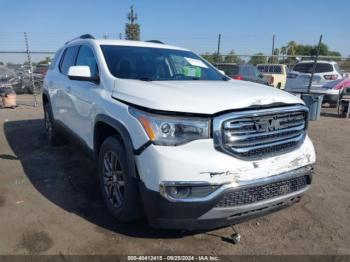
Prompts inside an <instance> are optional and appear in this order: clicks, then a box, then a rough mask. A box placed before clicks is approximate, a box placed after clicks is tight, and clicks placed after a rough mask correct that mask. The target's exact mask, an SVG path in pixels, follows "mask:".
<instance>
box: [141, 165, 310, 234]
mask: <svg viewBox="0 0 350 262" xmlns="http://www.w3.org/2000/svg"><path fill="white" fill-rule="evenodd" d="M301 178H305V184H302V185H301V184H300V185H299V186H298V187H297V186H296V182H295V181H296V179H299V180H300V179H301ZM286 181H294V182H290V183H289V182H288V183H287V182H286ZM311 181H312V168H311V166H306V167H302V168H297V169H295V170H292V171H288V172H284V173H281V174H279V175H275V176H271V177H267V178H261V179H257V180H255V181H251V182H243V183H241V184H239V185H237V184H236V183H232V184H231V185H230V184H225V185H223V186H222V187H221V188H219V189H217V191H215V192H214V193H212V196H211V197H208V198H206V199H205V201H203V200H199V201H188V202H185V201H169V200H168V199H166V198H164V197H162V196H161V195H160V194H159V192H157V191H153V190H149V189H147V188H146V186H145V184H143V183H141V184H140V191H141V196H142V199H143V204H144V209H145V212H146V215H147V218H148V220H149V222H150V224H151V225H152V226H154V227H157V228H172V229H211V228H217V227H222V226H227V225H230V224H234V223H239V222H242V221H245V220H247V219H251V218H254V217H258V216H262V215H266V214H268V213H271V212H274V211H277V210H279V209H282V208H284V207H287V206H290V205H291V204H293V203H295V202H297V201H299V199H300V198H301V196H302V194H303V193H305V191H307V190H308V189H309V187H310V184H311ZM293 184H294V186H293V187H292V185H293ZM288 185H289V187H290V190H289V189H288V187H287V186H288ZM244 190H245V191H244ZM266 190H270V192H266ZM238 192H246V194H245V200H244V201H245V203H247V204H245V203H243V202H240V204H239V205H232V202H230V201H226V200H227V198H228V196H232V195H233V194H237V193H238ZM276 192H277V193H276ZM269 196H270V197H269ZM231 200H232V198H231ZM240 201H241V200H240Z"/></svg>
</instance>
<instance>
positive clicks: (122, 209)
mask: <svg viewBox="0 0 350 262" xmlns="http://www.w3.org/2000/svg"><path fill="white" fill-rule="evenodd" d="M98 175H99V181H100V188H101V193H102V197H103V200H104V202H105V204H106V205H107V207H108V209H109V211H110V212H111V214H112V215H113V216H114V217H115V218H117V219H118V220H119V221H121V222H130V221H132V220H135V219H137V218H140V217H142V216H143V211H142V205H141V199H140V194H139V190H138V181H137V180H136V179H135V178H134V177H133V176H132V174H130V168H129V165H128V162H127V155H126V150H125V148H124V145H123V144H122V143H121V142H120V141H119V140H118V139H117V138H116V137H114V136H110V137H107V138H106V139H105V141H104V142H103V144H102V146H101V149H100V152H99V157H98Z"/></svg>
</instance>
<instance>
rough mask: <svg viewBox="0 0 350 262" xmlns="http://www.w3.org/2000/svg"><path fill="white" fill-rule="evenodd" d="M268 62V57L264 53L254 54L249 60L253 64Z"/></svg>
mask: <svg viewBox="0 0 350 262" xmlns="http://www.w3.org/2000/svg"><path fill="white" fill-rule="evenodd" d="M266 63H267V57H266V56H264V54H263V53H257V54H254V55H253V56H252V57H251V58H250V60H249V64H253V65H257V64H266Z"/></svg>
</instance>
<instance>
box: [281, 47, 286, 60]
mask: <svg viewBox="0 0 350 262" xmlns="http://www.w3.org/2000/svg"><path fill="white" fill-rule="evenodd" d="M281 54H282V60H283V64H284V63H285V62H286V61H285V60H284V56H285V55H286V54H287V47H285V46H282V47H281Z"/></svg>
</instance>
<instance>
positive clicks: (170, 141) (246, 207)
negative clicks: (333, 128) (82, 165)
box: [42, 35, 316, 229]
mask: <svg viewBox="0 0 350 262" xmlns="http://www.w3.org/2000/svg"><path fill="white" fill-rule="evenodd" d="M42 101H43V106H44V123H45V129H46V135H47V139H48V142H49V143H51V144H57V143H58V142H59V141H60V138H61V137H62V134H66V135H67V137H70V138H71V139H73V140H76V141H79V143H80V144H81V145H85V148H86V149H87V151H88V152H90V153H91V154H90V156H91V157H92V158H93V159H95V161H96V164H97V165H96V166H97V172H98V177H99V181H100V188H101V194H102V197H103V200H104V202H105V203H106V205H107V207H108V208H109V210H110V211H111V213H112V214H113V215H114V216H115V217H116V218H117V219H118V220H120V221H130V220H133V219H136V218H138V217H142V216H143V215H144V213H145V214H146V216H147V218H148V220H149V222H150V224H151V225H152V226H154V227H161V228H177V229H208V228H215V227H220V226H224V225H230V224H234V223H237V222H239V221H243V220H246V219H248V218H252V217H256V216H259V215H260V216H261V215H264V214H268V213H270V212H273V211H276V210H279V209H281V208H282V207H287V206H289V205H291V204H293V203H295V202H298V201H299V199H300V197H301V196H302V195H303V194H304V193H305V192H306V191H307V190H308V189H309V188H310V184H311V181H312V174H313V171H312V170H313V168H312V165H313V164H314V163H315V160H316V159H315V150H314V147H313V145H312V142H311V140H310V139H309V137H308V135H307V127H308V123H307V122H308V109H307V107H306V106H305V105H304V103H303V102H302V101H301V100H300V99H299V98H297V97H296V96H293V95H291V94H288V93H287V92H283V91H280V90H277V89H275V88H271V87H267V86H263V85H258V84H254V83H250V82H245V81H235V80H232V79H231V78H229V77H227V76H224V75H222V74H221V73H220V72H219V71H218V70H217V69H216V68H214V67H213V66H212V65H211V64H209V63H208V62H206V61H205V60H203V59H201V58H200V57H199V56H198V55H196V54H194V53H193V52H191V51H189V50H186V49H183V48H179V47H174V46H169V45H165V44H159V43H151V42H141V41H127V40H108V39H107V40H106V39H102V40H96V39H94V38H93V37H92V36H91V35H84V36H82V37H80V38H77V39H74V40H72V41H70V42H67V43H66V44H65V45H64V46H63V47H62V48H60V50H59V51H58V52H57V54H56V55H55V58H54V59H53V63H52V66H50V68H49V70H48V73H47V75H46V77H45V80H44V90H43V100H42ZM61 142H62V140H61ZM96 186H98V185H96Z"/></svg>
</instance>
